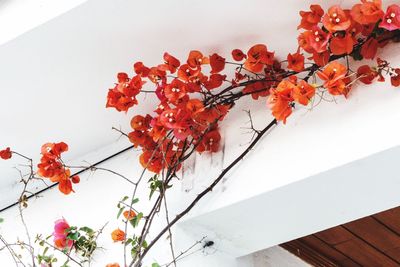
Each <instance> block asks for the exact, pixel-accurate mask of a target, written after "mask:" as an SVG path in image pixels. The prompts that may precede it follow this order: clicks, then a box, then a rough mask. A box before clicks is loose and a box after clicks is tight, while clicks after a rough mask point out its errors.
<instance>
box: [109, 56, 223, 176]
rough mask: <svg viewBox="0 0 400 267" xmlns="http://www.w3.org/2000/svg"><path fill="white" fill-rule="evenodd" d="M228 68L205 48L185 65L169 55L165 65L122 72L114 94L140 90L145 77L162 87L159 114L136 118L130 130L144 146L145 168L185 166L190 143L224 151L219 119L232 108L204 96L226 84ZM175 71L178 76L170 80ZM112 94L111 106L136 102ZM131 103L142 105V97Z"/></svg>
mask: <svg viewBox="0 0 400 267" xmlns="http://www.w3.org/2000/svg"><path fill="white" fill-rule="evenodd" d="M205 65H208V66H209V67H210V75H208V76H207V75H206V74H205V73H204V72H203V71H202V70H203V68H204V66H205ZM224 67H225V59H224V58H222V57H221V56H219V55H217V54H213V55H211V56H209V57H206V56H204V55H203V54H202V53H201V52H199V51H191V52H190V53H189V56H188V58H187V61H186V63H185V64H181V63H180V61H179V60H178V59H176V58H175V57H173V56H172V55H170V54H168V53H165V54H164V63H163V64H160V65H158V66H155V67H146V66H145V65H144V64H143V63H142V62H137V63H135V64H134V71H135V72H136V76H134V77H133V78H132V79H130V78H128V75H127V74H126V73H119V74H118V75H117V77H118V84H117V85H116V87H115V88H114V89H110V91H109V92H110V93H111V92H115V91H119V92H120V91H121V90H126V91H129V92H131V91H132V92H133V91H134V92H135V94H136V93H139V91H140V88H139V87H141V85H142V84H144V81H142V79H144V78H146V79H148V80H149V81H150V82H152V83H154V84H155V87H156V90H155V94H156V96H157V97H158V99H159V104H158V105H157V107H156V109H155V111H154V113H155V114H154V115H153V116H152V115H150V114H147V115H145V116H142V115H137V116H134V117H133V118H132V120H131V127H132V130H133V131H132V132H130V133H129V140H130V141H131V142H132V143H133V144H134V146H135V147H140V148H141V149H142V151H143V153H142V155H141V156H140V163H141V164H142V166H143V167H145V168H147V169H148V170H150V171H152V172H155V173H159V172H160V171H161V170H162V169H164V168H166V167H167V166H168V167H170V166H174V168H175V169H176V170H179V168H180V157H181V156H182V151H183V149H184V147H185V146H187V145H188V144H189V143H190V144H193V145H195V146H196V150H197V151H199V152H204V151H210V152H216V151H217V150H218V148H219V144H220V140H221V136H220V133H219V131H218V121H220V120H222V119H223V118H224V116H225V115H226V114H227V113H228V111H229V109H230V107H231V106H230V105H224V104H217V103H212V104H209V105H207V104H206V103H205V102H204V101H203V100H204V99H202V98H200V96H201V95H203V96H205V95H207V94H210V92H211V91H212V90H213V89H215V88H218V87H219V86H221V85H222V83H223V82H224V80H225V79H226V75H222V74H220V72H221V71H222V70H223V69H224ZM173 74H176V76H173V78H169V77H171V76H172V75H173ZM121 77H123V79H122V78H121ZM133 80H136V82H135V84H137V85H138V86H136V87H135V88H136V89H135V90H133V89H132V90H131V88H133V87H134V86H131V84H132V81H133ZM139 80H140V81H139ZM127 88H129V90H128V89H127ZM110 93H109V95H108V98H107V99H108V100H107V107H114V108H116V109H117V110H118V111H127V110H128V108H129V107H130V106H131V105H125V106H121V105H119V106H116V105H113V104H110V103H114V100H113V97H114V95H113V94H110ZM132 95H133V94H132ZM130 103H131V104H136V103H137V101H135V100H134V99H133V98H132V101H130Z"/></svg>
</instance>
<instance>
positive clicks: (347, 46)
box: [329, 33, 354, 55]
mask: <svg viewBox="0 0 400 267" xmlns="http://www.w3.org/2000/svg"><path fill="white" fill-rule="evenodd" d="M353 46H354V40H353V37H352V36H351V34H348V33H347V34H345V36H343V37H340V36H335V37H333V38H332V39H331V43H330V46H329V48H330V50H331V52H332V54H334V55H343V54H350V53H351V52H352V51H353Z"/></svg>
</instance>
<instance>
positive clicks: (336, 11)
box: [322, 5, 351, 33]
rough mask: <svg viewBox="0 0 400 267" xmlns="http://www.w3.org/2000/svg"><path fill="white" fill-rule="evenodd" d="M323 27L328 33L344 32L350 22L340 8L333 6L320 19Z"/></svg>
mask: <svg viewBox="0 0 400 267" xmlns="http://www.w3.org/2000/svg"><path fill="white" fill-rule="evenodd" d="M322 23H323V24H324V27H325V28H326V29H327V30H328V31H330V32H332V33H333V32H337V31H345V30H347V29H348V28H349V27H350V25H351V21H350V19H349V18H348V17H347V15H346V13H345V12H344V11H343V9H341V8H340V6H338V5H335V6H332V7H331V8H329V9H328V12H327V13H326V14H325V16H324V17H323V18H322Z"/></svg>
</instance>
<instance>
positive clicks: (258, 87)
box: [243, 81, 273, 100]
mask: <svg viewBox="0 0 400 267" xmlns="http://www.w3.org/2000/svg"><path fill="white" fill-rule="evenodd" d="M272 84H273V83H271V82H265V81H262V82H261V81H259V82H255V83H252V84H249V85H247V86H246V87H245V88H244V89H243V93H244V94H249V93H251V97H252V98H253V99H254V100H257V99H258V98H259V97H265V96H268V95H269V89H270V88H271V85H272Z"/></svg>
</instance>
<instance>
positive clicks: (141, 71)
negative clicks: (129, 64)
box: [133, 62, 150, 77]
mask: <svg viewBox="0 0 400 267" xmlns="http://www.w3.org/2000/svg"><path fill="white" fill-rule="evenodd" d="M133 69H134V71H135V73H136V74H138V75H140V76H142V77H147V76H148V75H149V72H150V69H149V68H148V67H146V66H145V65H143V62H136V63H135V64H133Z"/></svg>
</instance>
